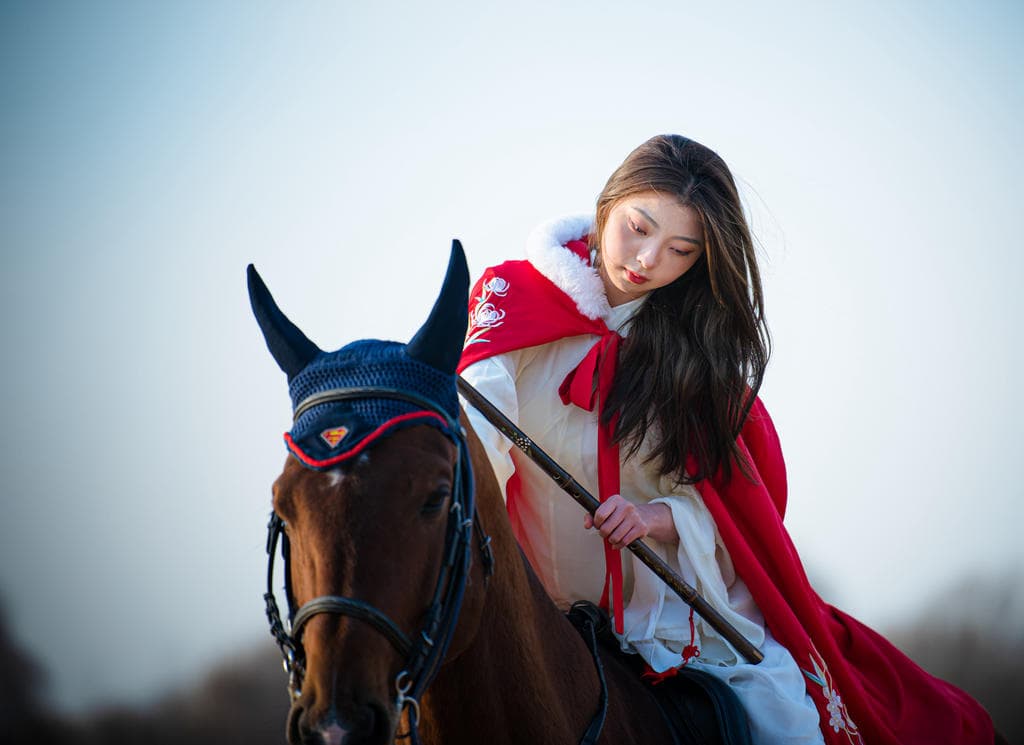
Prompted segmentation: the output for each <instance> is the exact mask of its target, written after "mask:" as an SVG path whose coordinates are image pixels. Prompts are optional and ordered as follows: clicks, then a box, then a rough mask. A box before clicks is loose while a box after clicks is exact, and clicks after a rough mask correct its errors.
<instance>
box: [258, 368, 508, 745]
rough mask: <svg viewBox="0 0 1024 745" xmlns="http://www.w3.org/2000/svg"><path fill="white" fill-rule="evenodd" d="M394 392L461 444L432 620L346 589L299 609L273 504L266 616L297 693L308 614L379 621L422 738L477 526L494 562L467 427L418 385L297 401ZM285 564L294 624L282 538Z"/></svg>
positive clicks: (399, 697)
mask: <svg viewBox="0 0 1024 745" xmlns="http://www.w3.org/2000/svg"><path fill="white" fill-rule="evenodd" d="M366 398H388V399H396V400H400V401H405V402H408V403H412V404H414V405H416V406H418V407H420V408H421V409H422V410H423V411H424V413H427V412H429V413H431V414H437V415H439V416H440V417H441V418H442V419H443V420H444V423H445V431H446V433H447V434H448V435H449V436H450V437H452V438H453V439H454V440H455V444H456V447H457V455H456V463H455V478H454V483H453V488H452V498H451V507H450V508H449V510H448V520H447V526H446V529H445V546H444V553H443V558H442V562H441V570H440V573H439V574H438V578H437V585H436V586H435V588H434V593H433V596H432V598H431V601H430V605H429V606H428V607H427V609H426V620H425V621H424V623H423V626H422V628H421V629H420V630H419V633H418V634H416V635H415V636H413V637H411V638H410V636H409V635H407V634H406V633H405V632H404V631H402V629H401V628H399V626H398V625H397V624H396V623H395V622H394V621H392V620H391V619H390V618H388V616H387V615H386V614H384V613H383V612H381V611H380V610H378V609H377V608H374V607H373V606H372V605H370V604H369V603H366V602H364V601H362V600H359V599H358V598H350V597H344V596H340V595H322V596H320V597H317V598H313V599H312V600H310V601H308V602H306V603H305V604H303V605H302V606H301V607H300V608H299V609H298V610H297V611H296V609H295V607H294V598H293V595H292V584H291V573H290V572H289V570H288V562H289V553H290V546H289V541H288V535H287V533H286V532H285V522H284V520H282V519H281V517H280V516H279V515H278V514H277V513H275V512H272V513H271V515H270V522H269V524H268V525H267V554H268V560H267V592H266V593H265V594H264V596H263V599H264V601H265V603H266V612H267V620H268V621H269V622H270V633H271V634H272V635H273V637H274V639H275V640H276V641H277V644H278V646H279V647H280V648H281V654H282V656H283V657H284V669H285V672H287V673H288V692H289V695H290V696H291V698H292V701H295V700H296V699H298V698H299V697H300V696H301V695H302V683H303V678H304V677H305V673H306V655H305V650H304V649H303V646H302V631H303V627H304V626H305V624H306V622H308V621H309V620H310V619H311V618H313V617H314V616H316V615H319V614H321V613H330V614H335V615H340V616H348V617H350V618H357V619H359V620H360V621H363V622H365V623H367V624H369V625H370V626H372V627H373V628H374V629H376V630H377V631H378V632H379V633H380V634H381V635H382V636H384V638H386V639H387V640H388V641H389V642H390V643H391V645H392V646H393V647H394V648H395V650H396V651H397V652H398V654H399V656H400V657H401V658H402V659H403V660H404V664H403V667H402V670H401V672H399V673H398V675H397V676H396V677H395V693H396V696H395V708H396V710H397V713H398V715H399V716H401V714H402V712H403V711H404V710H405V709H406V708H407V707H408V708H409V733H408V736H409V737H410V739H411V741H412V743H413V745H418V743H419V734H418V722H419V700H420V698H421V697H422V695H423V692H424V691H425V690H426V689H427V686H429V685H430V683H431V681H432V680H433V679H434V676H435V675H436V674H437V671H438V669H439V668H440V666H441V662H442V661H443V660H444V657H445V654H446V653H447V650H448V645H449V643H450V642H451V639H452V635H453V634H454V631H455V626H456V623H457V621H458V617H459V611H460V609H461V607H462V599H463V596H464V594H465V590H466V583H467V580H468V579H469V566H470V557H471V543H472V533H473V529H474V527H475V528H476V532H477V536H478V545H479V550H480V554H481V559H482V566H483V569H484V574H485V577H489V576H490V575H491V574H492V572H493V568H494V556H493V554H492V552H491V548H490V541H491V539H490V537H489V536H488V535H486V534H485V533H484V531H483V529H482V526H481V524H480V519H479V515H478V514H477V512H476V506H475V503H474V491H473V470H472V464H471V462H470V458H469V448H468V446H467V443H466V431H465V430H464V429H463V427H462V426H461V424H460V423H459V422H458V420H457V419H455V418H453V417H452V416H451V415H450V414H449V413H448V412H447V410H446V409H445V408H444V407H442V406H441V405H439V404H437V403H436V402H434V401H432V400H431V399H429V398H426V397H424V396H420V395H419V394H416V393H413V392H411V391H406V390H402V389H398V388H389V387H370V386H365V387H351V388H334V389H331V390H327V391H322V392H320V393H315V394H313V395H311V396H309V397H307V398H305V399H304V400H302V401H301V402H300V403H299V404H298V406H296V407H295V414H294V419H295V420H298V418H299V417H300V416H301V415H302V414H303V413H305V412H306V411H308V410H309V409H311V408H312V407H314V406H319V405H321V404H327V403H336V402H339V401H349V400H353V399H366ZM279 541H280V543H281V553H282V557H283V560H284V564H285V571H284V576H285V595H286V598H287V602H288V625H287V627H286V626H285V624H284V622H283V621H282V619H281V613H280V611H279V610H278V605H277V601H276V600H275V597H274V582H273V580H274V559H275V557H276V555H277V546H278V542H279Z"/></svg>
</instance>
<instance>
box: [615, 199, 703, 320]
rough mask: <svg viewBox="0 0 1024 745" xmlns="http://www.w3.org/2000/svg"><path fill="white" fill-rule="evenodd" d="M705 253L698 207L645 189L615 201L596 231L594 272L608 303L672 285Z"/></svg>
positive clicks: (632, 298) (622, 301) (635, 297)
mask: <svg viewBox="0 0 1024 745" xmlns="http://www.w3.org/2000/svg"><path fill="white" fill-rule="evenodd" d="M703 252H704V229H703V227H702V226H701V221H700V217H699V216H698V215H697V212H696V211H695V210H694V209H693V208H692V207H689V206H683V205H681V204H679V202H678V201H676V200H675V199H674V198H673V197H670V196H666V195H662V194H659V193H657V192H653V191H648V192H642V193H640V194H634V195H633V196H629V197H626V198H624V199H621V200H619V201H618V202H617V203H616V204H615V206H614V207H612V209H611V211H610V212H609V213H608V219H607V221H606V222H605V225H604V230H603V231H602V232H601V256H600V266H599V267H598V273H599V274H600V275H601V279H602V280H604V290H605V294H606V295H607V296H608V303H609V304H610V305H612V306H613V307H614V306H616V305H622V304H623V303H626V302H629V301H630V300H636V299H637V298H641V297H643V296H644V295H646V294H647V293H648V292H650V291H651V290H656V289H658V288H659V287H664V286H665V285H668V284H671V283H672V282H674V281H676V280H677V279H679V278H680V277H681V276H683V275H684V274H685V273H686V272H687V271H689V270H690V268H691V267H692V266H693V265H694V264H696V263H697V260H698V259H699V258H700V256H701V254H702V253H703Z"/></svg>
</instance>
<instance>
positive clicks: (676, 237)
mask: <svg viewBox="0 0 1024 745" xmlns="http://www.w3.org/2000/svg"><path fill="white" fill-rule="evenodd" d="M633 209H635V210H636V211H637V212H639V213H640V214H641V215H643V216H644V218H646V219H647V221H648V222H649V223H651V225H653V226H654V227H656V228H660V227H661V226H660V225H658V221H657V220H655V219H654V218H653V217H651V216H650V215H649V214H648V213H647V211H646V210H644V209H641V208H640V207H633ZM669 240H680V241H686V242H687V243H692V244H693V245H695V246H703V245H704V244H703V243H702V242H701V241H699V240H697V239H696V238H688V237H687V236H685V235H674V236H672V238H670V239H669Z"/></svg>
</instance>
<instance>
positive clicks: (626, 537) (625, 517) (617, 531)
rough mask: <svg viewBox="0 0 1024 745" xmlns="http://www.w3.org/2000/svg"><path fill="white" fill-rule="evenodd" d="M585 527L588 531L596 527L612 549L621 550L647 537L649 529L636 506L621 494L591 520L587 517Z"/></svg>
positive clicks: (601, 507)
mask: <svg viewBox="0 0 1024 745" xmlns="http://www.w3.org/2000/svg"><path fill="white" fill-rule="evenodd" d="M583 526H584V527H585V528H587V529H588V530H589V529H590V528H592V527H596V528H597V529H598V531H600V533H601V536H602V537H603V538H605V539H606V540H607V541H608V542H609V543H610V544H611V546H612V548H616V549H620V548H622V547H623V546H628V545H629V544H630V543H632V542H633V541H635V540H636V539H637V538H643V537H644V536H645V535H647V532H648V527H647V523H646V522H645V521H644V519H643V517H642V515H641V514H640V511H639V510H638V509H637V508H636V505H634V504H632V503H630V502H628V501H627V500H626V499H625V498H623V497H622V496H621V495H619V494H614V495H612V496H611V497H609V498H608V499H607V500H606V501H605V502H604V503H602V504H601V506H600V507H598V508H597V510H596V511H595V512H594V516H593V517H592V518H591V516H590V515H587V516H586V517H585V518H584V520H583Z"/></svg>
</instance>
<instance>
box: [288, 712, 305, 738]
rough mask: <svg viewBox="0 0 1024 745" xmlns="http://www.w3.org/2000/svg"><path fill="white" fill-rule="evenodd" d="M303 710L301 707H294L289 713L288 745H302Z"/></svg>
mask: <svg viewBox="0 0 1024 745" xmlns="http://www.w3.org/2000/svg"><path fill="white" fill-rule="evenodd" d="M302 714H303V709H302V707H301V706H293V707H292V708H291V711H289V712H288V726H287V728H286V730H285V734H286V736H287V738H288V745H302V734H301V732H300V726H301V723H302Z"/></svg>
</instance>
